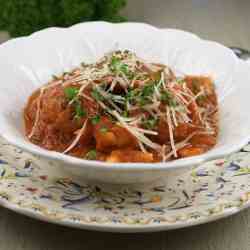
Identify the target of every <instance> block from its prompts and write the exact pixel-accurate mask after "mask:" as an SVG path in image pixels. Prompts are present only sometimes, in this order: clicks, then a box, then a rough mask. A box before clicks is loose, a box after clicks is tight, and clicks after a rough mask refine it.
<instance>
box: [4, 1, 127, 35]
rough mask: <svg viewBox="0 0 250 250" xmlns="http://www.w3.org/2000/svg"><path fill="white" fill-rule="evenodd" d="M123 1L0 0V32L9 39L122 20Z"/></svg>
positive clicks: (124, 2)
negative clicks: (48, 28) (120, 12)
mask: <svg viewBox="0 0 250 250" xmlns="http://www.w3.org/2000/svg"><path fill="white" fill-rule="evenodd" d="M125 4H126V0H0V29H1V30H7V31H9V32H10V34H11V36H14V37H16V36H23V35H29V34H31V33H32V32H34V31H37V30H40V29H43V28H46V27H50V26H59V27H67V26H70V25H73V24H75V23H79V22H84V21H93V20H104V21H111V22H120V21H124V20H125V18H124V17H122V16H120V15H119V11H120V10H121V9H122V8H123V7H124V6H125Z"/></svg>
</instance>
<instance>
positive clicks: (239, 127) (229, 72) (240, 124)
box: [0, 22, 250, 183]
mask: <svg viewBox="0 0 250 250" xmlns="http://www.w3.org/2000/svg"><path fill="white" fill-rule="evenodd" d="M115 49H129V50H132V51H134V52H136V53H137V54H138V55H139V56H140V57H142V58H145V59H148V60H150V61H153V62H160V63H164V64H167V65H169V66H170V67H172V68H173V69H174V70H175V71H177V72H182V73H185V74H203V75H210V76H212V77H213V78H214V79H215V84H216V88H217V94H218V97H219V108H220V134H219V141H218V144H217V145H216V147H214V148H213V149H212V150H210V151H209V152H207V153H205V154H202V155H200V156H195V157H189V158H185V159H180V160H175V161H171V162H167V163H154V164H145V163H133V164H132V163H120V164H113V163H104V162H97V161H88V160H82V159H78V158H74V157H71V156H68V155H63V154H61V153H57V152H51V151H48V150H45V149H42V148H40V147H38V146H36V145H33V144H31V143H30V142H29V141H28V140H27V139H26V138H25V136H24V127H23V118H22V115H23V114H22V112H23V108H24V106H25V103H26V101H27V98H28V97H29V96H30V94H31V93H32V92H33V91H34V90H35V89H37V88H38V87H40V86H41V85H43V84H45V83H46V82H47V81H48V80H50V79H51V76H52V75H53V74H54V75H55V74H56V75H57V74H61V73H62V72H64V71H68V70H70V69H72V68H74V67H75V66H78V65H79V64H80V63H81V62H87V63H88V62H94V61H96V60H97V59H98V58H100V57H102V56H103V54H105V53H107V52H109V51H111V50H115ZM0 76H1V83H0V104H1V105H0V134H1V135H2V136H3V137H4V138H5V139H6V140H7V141H9V142H10V143H11V144H14V145H16V146H18V147H19V148H21V149H23V150H26V151H29V152H32V153H34V154H36V155H39V156H41V157H44V158H46V159H50V160H52V161H54V163H55V164H60V165H61V166H62V168H64V169H66V170H67V171H71V172H73V173H74V174H75V175H78V176H80V177H82V178H85V179H90V180H97V181H102V182H111V183H132V182H146V181H152V180H154V179H156V178H158V177H161V176H169V177H170V176H171V174H172V173H174V174H176V173H178V171H177V169H178V170H179V171H183V170H184V169H188V168H189V167H191V166H195V165H197V164H200V163H202V162H204V161H207V160H210V159H214V158H219V157H222V156H225V155H227V154H230V153H232V152H234V151H237V150H239V149H240V148H241V147H243V146H244V145H245V144H246V143H247V142H248V141H249V140H250V115H249V108H250V95H249V93H250V70H249V66H247V65H246V64H245V63H244V62H242V61H240V60H239V59H237V58H236V56H235V55H234V54H233V52H232V51H231V50H229V49H227V48H226V47H224V46H223V45H220V44H218V43H215V42H211V41H205V40H202V39H200V38H198V37H197V36H195V35H193V34H190V33H188V32H184V31H179V30H173V29H157V28H155V27H152V26H150V25H147V24H142V23H123V24H110V23H106V22H89V23H82V24H78V25H75V26H73V27H70V28H66V29H63V28H49V29H45V30H42V31H39V32H37V33H35V34H33V35H31V36H29V37H22V38H17V39H13V40H10V41H9V42H7V43H5V44H3V45H1V46H0Z"/></svg>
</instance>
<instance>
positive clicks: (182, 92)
mask: <svg viewBox="0 0 250 250" xmlns="http://www.w3.org/2000/svg"><path fill="white" fill-rule="evenodd" d="M217 114H218V103H217V96H216V92H215V86H214V84H213V81H212V79H211V78H210V77H207V76H181V77H177V76H175V74H174V73H173V72H172V70H171V69H170V68H168V67H167V66H165V65H161V64H155V63H147V62H145V61H144V60H142V59H140V58H138V57H137V56H136V55H135V54H133V53H131V52H129V51H116V52H113V53H110V54H108V55H106V56H104V57H103V58H102V59H101V60H99V61H98V62H97V63H95V64H82V65H81V66H80V67H79V68H76V69H74V70H73V71H72V72H69V73H64V74H63V75H61V76H59V77H54V79H53V80H51V81H50V82H49V83H48V84H47V85H45V86H43V87H41V88H40V89H38V90H37V91H35V92H34V93H33V94H32V95H31V97H30V98H29V100H28V103H27V105H26V107H25V110H24V120H25V127H26V135H27V137H28V138H29V140H30V141H31V142H32V143H34V144H37V145H39V146H41V147H42V148H45V149H48V150H53V151H58V152H62V153H64V154H69V155H72V156H76V157H80V158H85V159H89V160H101V161H107V162H159V161H169V160H173V159H176V158H182V157H188V156H194V155H199V154H202V153H204V152H206V151H208V150H209V149H211V148H212V147H213V146H214V145H215V144H216V142H217V135H218V120H217Z"/></svg>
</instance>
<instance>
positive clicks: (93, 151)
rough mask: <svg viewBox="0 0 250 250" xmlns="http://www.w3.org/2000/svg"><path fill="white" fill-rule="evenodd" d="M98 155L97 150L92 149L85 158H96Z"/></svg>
mask: <svg viewBox="0 0 250 250" xmlns="http://www.w3.org/2000/svg"><path fill="white" fill-rule="evenodd" d="M96 156H97V153H96V150H95V149H92V150H90V151H89V152H88V153H87V154H86V155H85V158H86V159H88V160H96Z"/></svg>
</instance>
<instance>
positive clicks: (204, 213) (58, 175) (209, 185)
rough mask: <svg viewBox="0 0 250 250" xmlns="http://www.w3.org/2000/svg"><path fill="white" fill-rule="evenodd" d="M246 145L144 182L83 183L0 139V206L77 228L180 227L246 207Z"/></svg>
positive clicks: (249, 173)
mask: <svg viewBox="0 0 250 250" xmlns="http://www.w3.org/2000/svg"><path fill="white" fill-rule="evenodd" d="M249 166H250V144H248V145H247V146H246V147H245V148H244V149H242V150H241V151H240V152H238V153H235V154H233V155H231V156H228V157H227V158H224V159H219V160H215V161H211V162H208V163H206V164H203V165H202V166H200V167H198V168H195V169H192V170H190V171H189V172H188V173H187V172H185V174H183V175H180V176H179V177H178V178H177V177H176V178H173V179H171V181H169V180H168V181H167V182H166V180H165V181H164V180H162V181H158V182H155V183H151V184H150V185H147V186H143V185H130V186H129V187H128V186H118V185H96V184H87V183H84V182H82V181H81V180H78V179H75V178H72V177H71V176H69V175H67V174H65V173H63V172H62V170H61V168H60V167H58V166H56V165H54V164H53V162H49V161H45V160H42V159H39V157H35V156H33V155H31V154H30V153H25V152H23V151H22V150H20V149H17V148H15V147H13V146H11V145H9V144H8V143H6V142H5V141H4V140H3V139H0V204H1V205H2V206H4V207H7V208H9V209H11V210H13V211H16V212H18V213H22V214H25V215H28V216H30V217H33V218H37V219H40V220H44V221H48V222H53V223H57V224H61V225H65V226H71V227H78V228H82V229H91V230H100V231H113V232H146V231H160V230H170V229H176V228H182V227H187V226H192V225H197V224H201V223H205V222H209V221H213V220H216V219H219V218H223V217H226V216H229V215H232V214H234V213H236V212H238V211H240V210H241V209H244V208H246V207H248V206H249V205H250V200H249V199H250V167H249Z"/></svg>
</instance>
